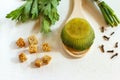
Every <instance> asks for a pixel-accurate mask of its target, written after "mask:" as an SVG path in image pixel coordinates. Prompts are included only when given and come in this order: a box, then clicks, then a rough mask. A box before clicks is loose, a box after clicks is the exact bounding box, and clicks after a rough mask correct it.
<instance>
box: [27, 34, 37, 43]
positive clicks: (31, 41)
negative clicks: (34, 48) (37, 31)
mask: <svg viewBox="0 0 120 80" xmlns="http://www.w3.org/2000/svg"><path fill="white" fill-rule="evenodd" d="M28 42H29V44H30V45H32V44H33V45H37V44H38V39H37V37H36V36H35V35H31V36H29V37H28Z"/></svg>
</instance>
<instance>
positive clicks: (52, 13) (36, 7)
mask: <svg viewBox="0 0 120 80" xmlns="http://www.w3.org/2000/svg"><path fill="white" fill-rule="evenodd" d="M24 1H26V2H25V4H23V5H22V6H20V7H19V8H17V9H16V10H13V11H12V12H10V13H9V14H7V16H6V18H11V19H12V20H16V21H18V22H22V23H23V22H26V21H29V20H36V19H38V18H39V17H41V19H42V22H41V23H42V24H41V31H42V32H43V33H48V32H50V26H51V25H54V24H55V22H56V21H58V20H59V14H58V11H57V6H58V5H59V2H60V0H24Z"/></svg>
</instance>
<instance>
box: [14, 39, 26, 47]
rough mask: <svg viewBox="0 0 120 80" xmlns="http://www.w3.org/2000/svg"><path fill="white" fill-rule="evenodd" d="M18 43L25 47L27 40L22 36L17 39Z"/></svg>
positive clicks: (19, 45)
mask: <svg viewBox="0 0 120 80" xmlns="http://www.w3.org/2000/svg"><path fill="white" fill-rule="evenodd" d="M16 44H17V46H18V47H20V48H22V47H25V41H24V40H23V38H21V37H20V38H19V39H18V40H17V42H16Z"/></svg>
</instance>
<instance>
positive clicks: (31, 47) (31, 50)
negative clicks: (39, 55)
mask: <svg viewBox="0 0 120 80" xmlns="http://www.w3.org/2000/svg"><path fill="white" fill-rule="evenodd" d="M37 48H38V47H37V45H29V52H30V53H36V52H37V51H38V49H37Z"/></svg>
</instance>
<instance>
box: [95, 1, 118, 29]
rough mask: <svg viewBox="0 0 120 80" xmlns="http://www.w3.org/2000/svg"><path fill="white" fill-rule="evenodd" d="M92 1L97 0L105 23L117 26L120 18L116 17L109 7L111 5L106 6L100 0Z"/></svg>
mask: <svg viewBox="0 0 120 80" xmlns="http://www.w3.org/2000/svg"><path fill="white" fill-rule="evenodd" d="M94 1H95V2H97V4H98V6H99V8H100V10H101V12H102V14H103V17H104V19H105V21H106V23H107V24H108V25H110V26H112V27H113V26H118V24H119V23H120V20H119V19H118V17H117V16H116V14H115V13H114V11H113V10H112V9H111V7H110V6H108V5H107V4H106V3H105V2H104V1H101V0H94Z"/></svg>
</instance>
